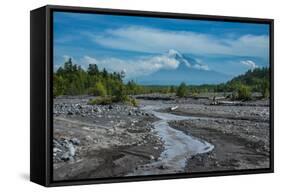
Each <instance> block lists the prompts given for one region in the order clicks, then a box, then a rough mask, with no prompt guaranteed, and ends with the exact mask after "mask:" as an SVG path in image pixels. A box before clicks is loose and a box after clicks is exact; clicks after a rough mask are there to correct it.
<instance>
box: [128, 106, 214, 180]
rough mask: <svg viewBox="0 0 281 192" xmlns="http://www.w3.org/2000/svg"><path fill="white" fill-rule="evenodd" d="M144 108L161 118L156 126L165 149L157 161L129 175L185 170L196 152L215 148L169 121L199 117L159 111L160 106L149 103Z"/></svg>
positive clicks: (199, 152) (169, 172) (155, 123)
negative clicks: (176, 127) (170, 123)
mask: <svg viewBox="0 0 281 192" xmlns="http://www.w3.org/2000/svg"><path fill="white" fill-rule="evenodd" d="M142 109H144V110H146V111H147V112H149V113H152V114H154V115H155V116H156V117H158V118H159V119H160V120H158V121H156V122H154V124H153V125H154V128H155V131H156V133H157V134H158V136H159V137H161V138H162V140H163V141H164V151H163V152H162V153H161V156H160V158H159V159H157V161H153V162H151V163H149V164H146V165H144V166H141V167H138V169H137V170H135V171H134V172H133V173H131V174H129V175H131V176H132V175H157V174H171V173H180V172H185V167H186V163H187V160H188V159H189V158H191V157H192V156H194V155H196V154H201V153H206V152H209V151H211V150H213V148H214V146H213V145H212V144H210V143H208V142H206V141H203V140H201V139H197V138H195V137H192V136H190V135H187V134H185V133H184V132H182V131H180V130H177V129H174V128H172V127H170V126H169V124H168V122H169V121H174V120H176V121H180V120H186V119H194V118H197V117H188V116H179V115H173V114H169V113H163V112H158V111H156V110H158V109H160V107H156V106H151V105H147V106H145V107H143V108H142Z"/></svg>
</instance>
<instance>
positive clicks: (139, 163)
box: [53, 95, 270, 180]
mask: <svg viewBox="0 0 281 192" xmlns="http://www.w3.org/2000/svg"><path fill="white" fill-rule="evenodd" d="M90 98H92V97H89V96H75V97H67V96H64V97H58V98H56V99H54V109H53V113H54V139H53V163H54V166H53V168H54V172H53V173H54V175H53V177H54V180H67V179H87V178H102V177H118V176H134V175H153V174H169V173H180V172H201V171H203V172H206V171H207V172H208V171H220V170H238V169H255V168H268V167H269V155H270V148H269V147H270V144H269V130H270V128H269V102H268V100H257V101H251V102H240V103H238V102H236V103H235V104H233V105H232V104H229V103H228V104H227V105H212V101H211V100H210V99H204V98H203V99H194V98H185V99H178V98H175V97H174V96H171V95H169V96H168V97H167V98H165V95H160V96H159V95H156V96H154V95H152V96H151V95H150V96H149V97H146V96H144V95H142V96H140V97H138V101H139V103H140V105H139V107H132V106H128V105H124V104H120V103H116V104H112V105H88V104H87V102H88V100H89V99H90ZM237 103H238V104H237Z"/></svg>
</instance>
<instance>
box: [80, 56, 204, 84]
mask: <svg viewBox="0 0 281 192" xmlns="http://www.w3.org/2000/svg"><path fill="white" fill-rule="evenodd" d="M80 63H83V65H84V66H87V65H88V64H90V63H95V64H97V65H98V66H99V68H100V69H102V68H106V69H108V70H109V71H115V72H121V71H125V72H126V78H128V79H129V78H135V77H138V76H142V75H148V74H151V73H153V72H155V71H158V70H160V69H170V70H173V69H176V68H177V67H178V66H179V64H180V61H179V60H177V59H176V58H175V57H173V56H172V55H170V54H169V53H168V54H162V55H156V56H147V57H139V58H136V59H128V60H127V59H126V60H125V59H124V60H123V59H120V58H114V57H111V58H105V59H97V58H95V57H90V56H84V57H83V59H82V60H81V62H80ZM184 64H186V66H187V67H189V68H196V69H201V70H209V68H208V66H207V65H203V64H200V63H198V64H196V65H190V64H189V63H188V62H187V61H186V62H184Z"/></svg>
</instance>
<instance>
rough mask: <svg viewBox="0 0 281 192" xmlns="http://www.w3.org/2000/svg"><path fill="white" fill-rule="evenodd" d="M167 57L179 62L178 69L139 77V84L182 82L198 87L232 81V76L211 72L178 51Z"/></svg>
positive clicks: (159, 71) (164, 70)
mask: <svg viewBox="0 0 281 192" xmlns="http://www.w3.org/2000/svg"><path fill="white" fill-rule="evenodd" d="M167 56H168V58H170V59H174V60H176V61H177V62H178V67H177V68H175V69H160V70H158V71H156V72H154V73H152V74H149V75H146V76H142V77H139V78H138V79H137V83H139V84H142V85H179V84H180V83H181V82H185V83H187V84H194V85H198V84H218V83H223V82H226V81H229V80H230V79H231V76H229V75H226V74H223V73H220V72H217V71H214V70H210V69H209V68H208V66H207V65H204V64H202V63H200V62H198V61H197V60H196V59H195V58H192V57H190V56H186V55H184V54H181V53H180V52H178V51H176V50H173V49H171V50H169V51H168V53H167Z"/></svg>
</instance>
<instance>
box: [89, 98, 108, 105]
mask: <svg viewBox="0 0 281 192" xmlns="http://www.w3.org/2000/svg"><path fill="white" fill-rule="evenodd" d="M112 102H113V99H112V97H110V96H107V97H97V98H95V99H90V100H89V101H88V104H89V105H109V104H112Z"/></svg>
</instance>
